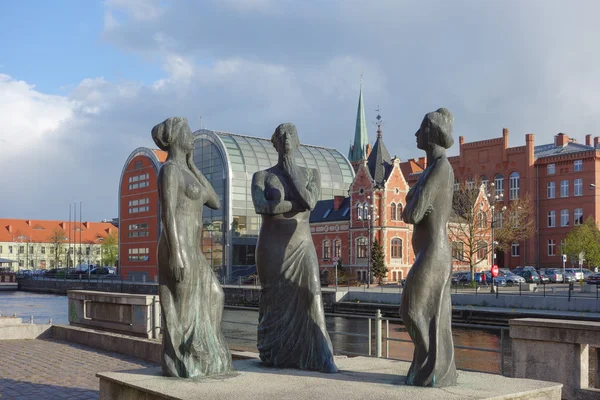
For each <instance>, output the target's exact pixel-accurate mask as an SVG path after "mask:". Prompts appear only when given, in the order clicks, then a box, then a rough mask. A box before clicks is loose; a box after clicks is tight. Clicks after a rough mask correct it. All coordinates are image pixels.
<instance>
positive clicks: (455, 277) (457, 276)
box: [451, 271, 468, 285]
mask: <svg viewBox="0 0 600 400" xmlns="http://www.w3.org/2000/svg"><path fill="white" fill-rule="evenodd" d="M466 274H468V272H465V271H457V272H454V273H453V274H452V278H451V283H452V284H453V285H458V284H459V283H462V277H463V276H464V275H466Z"/></svg>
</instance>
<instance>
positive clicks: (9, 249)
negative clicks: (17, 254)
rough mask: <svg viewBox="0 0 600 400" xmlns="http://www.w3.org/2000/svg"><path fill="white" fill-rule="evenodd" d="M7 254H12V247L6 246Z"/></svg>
mask: <svg viewBox="0 0 600 400" xmlns="http://www.w3.org/2000/svg"><path fill="white" fill-rule="evenodd" d="M8 252H9V253H10V254H12V252H13V247H12V246H8Z"/></svg>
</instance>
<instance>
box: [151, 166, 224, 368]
mask: <svg viewBox="0 0 600 400" xmlns="http://www.w3.org/2000/svg"><path fill="white" fill-rule="evenodd" d="M192 178H193V177H192V175H191V174H187V173H186V174H185V179H184V182H185V188H184V190H180V191H179V194H178V199H177V200H178V208H177V209H176V213H175V218H176V224H177V232H176V234H177V236H178V237H179V243H180V246H181V248H182V249H184V248H185V251H186V253H187V254H189V255H190V258H189V259H188V260H184V263H186V262H187V265H185V275H184V279H183V280H182V281H181V282H176V281H175V279H174V278H173V276H172V275H171V273H170V267H169V257H170V254H171V249H170V247H169V244H168V240H167V235H166V232H165V229H166V224H165V223H164V221H163V232H162V233H161V237H160V240H159V244H158V271H159V294H160V305H161V311H162V326H163V356H162V370H163V373H164V374H165V375H166V376H172V377H181V378H194V377H201V376H211V375H219V374H224V373H228V372H230V371H231V370H232V364H231V353H230V351H229V347H228V346H227V342H226V341H225V337H224V336H223V333H222V332H221V317H222V314H223V304H224V299H225V297H224V294H223V289H222V288H221V285H220V284H219V281H218V280H217V278H216V276H215V274H214V272H213V271H212V268H211V267H210V265H208V262H207V261H206V258H205V257H204V255H203V254H202V252H201V251H200V245H199V244H200V238H201V235H202V208H203V206H204V201H203V193H202V191H201V189H200V185H199V183H198V181H197V180H196V179H195V178H193V179H192ZM182 252H183V251H182Z"/></svg>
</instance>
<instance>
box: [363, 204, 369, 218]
mask: <svg viewBox="0 0 600 400" xmlns="http://www.w3.org/2000/svg"><path fill="white" fill-rule="evenodd" d="M363 219H369V204H368V203H365V204H363Z"/></svg>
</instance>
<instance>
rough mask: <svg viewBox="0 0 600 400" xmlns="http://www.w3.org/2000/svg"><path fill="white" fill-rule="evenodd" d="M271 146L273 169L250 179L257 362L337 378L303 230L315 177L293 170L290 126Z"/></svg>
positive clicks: (313, 258) (315, 195) (294, 139)
mask: <svg viewBox="0 0 600 400" xmlns="http://www.w3.org/2000/svg"><path fill="white" fill-rule="evenodd" d="M271 142H272V143H273V146H275V148H276V149H277V152H278V153H279V161H278V163H277V165H275V166H273V167H271V168H269V169H267V170H265V171H259V172H257V173H255V174H254V176H253V179H252V200H253V202H254V208H255V210H256V213H257V214H260V215H262V225H261V228H260V233H259V237H258V243H257V245H256V268H257V270H258V276H259V279H260V282H261V284H262V289H261V296H260V301H259V317H258V318H259V325H258V351H259V353H260V358H261V360H262V362H263V363H264V364H266V365H270V366H274V367H294V368H300V369H307V370H314V371H322V372H337V371H338V370H337V367H336V366H335V363H334V361H333V349H332V346H331V340H330V339H329V334H328V333H327V329H326V326H325V312H324V309H323V299H322V297H321V284H320V280H319V263H318V259H317V253H316V251H315V246H314V245H313V242H312V237H311V233H310V227H309V224H308V220H309V215H310V211H311V210H312V209H313V208H314V206H315V204H316V202H317V200H318V199H319V194H320V191H321V180H320V176H319V172H318V171H317V170H316V169H312V168H303V167H300V166H297V165H296V162H295V158H294V153H295V152H296V151H297V149H298V147H299V146H300V142H299V140H298V134H297V132H296V127H295V126H294V125H293V124H290V123H287V124H281V125H279V126H278V127H277V129H276V130H275V133H274V134H273V136H272V138H271Z"/></svg>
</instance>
